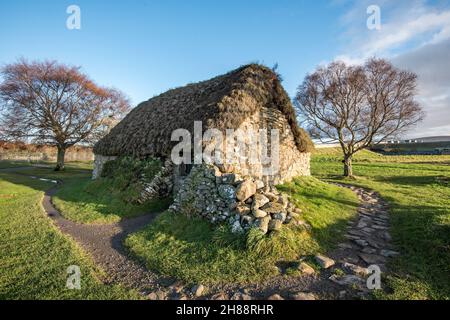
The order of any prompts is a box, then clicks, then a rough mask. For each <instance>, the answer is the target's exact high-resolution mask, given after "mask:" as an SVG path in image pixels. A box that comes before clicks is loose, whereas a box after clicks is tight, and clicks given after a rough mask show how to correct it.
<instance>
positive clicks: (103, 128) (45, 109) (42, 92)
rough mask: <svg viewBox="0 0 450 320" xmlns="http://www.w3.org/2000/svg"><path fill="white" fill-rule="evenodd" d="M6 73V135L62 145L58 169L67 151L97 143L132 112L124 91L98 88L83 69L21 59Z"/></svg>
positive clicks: (1, 97) (1, 86) (1, 89)
mask: <svg viewBox="0 0 450 320" xmlns="http://www.w3.org/2000/svg"><path fill="white" fill-rule="evenodd" d="M0 74H1V76H2V78H3V81H2V83H0V107H1V119H0V121H1V122H0V132H1V133H2V134H3V135H4V136H6V137H7V138H9V139H17V140H22V139H31V140H33V141H35V142H38V143H45V144H50V145H54V146H56V147H57V150H58V156H57V164H56V168H55V170H63V169H64V157H65V152H66V150H67V148H69V147H70V146H73V145H74V144H77V143H92V142H93V140H95V139H98V138H99V137H101V136H102V135H104V134H105V133H106V132H107V131H108V130H109V129H110V127H111V125H112V124H114V123H116V122H117V119H120V118H121V117H122V116H123V115H124V114H125V113H126V112H128V110H129V108H130V106H129V102H128V99H127V98H126V97H125V96H124V94H123V93H121V92H120V91H118V90H116V89H110V88H104V87H100V86H98V85H97V84H95V83H94V82H93V81H92V80H91V79H89V77H88V76H86V75H85V74H83V73H81V71H80V68H79V67H72V66H67V65H64V64H59V63H57V62H55V61H44V62H28V61H26V60H24V59H21V60H19V61H17V62H16V63H13V64H9V65H6V66H4V67H3V68H2V69H1V71H0Z"/></svg>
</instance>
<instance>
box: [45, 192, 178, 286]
mask: <svg viewBox="0 0 450 320" xmlns="http://www.w3.org/2000/svg"><path fill="white" fill-rule="evenodd" d="M56 190H57V186H55V187H53V188H51V189H49V190H48V191H46V193H45V196H44V199H43V202H42V204H43V206H44V209H45V211H46V213H47V215H48V216H49V217H50V218H51V219H52V220H53V221H54V222H55V224H56V225H57V226H58V228H59V229H60V230H61V231H62V232H64V233H65V234H68V235H70V236H71V237H72V238H73V239H75V241H77V242H78V243H79V244H80V245H81V247H82V248H83V249H84V250H85V251H87V252H88V253H89V254H90V255H91V256H92V258H93V260H94V262H95V263H96V264H98V265H99V266H100V267H101V268H102V269H104V270H105V271H106V274H107V278H106V279H103V280H104V281H105V282H106V283H113V282H114V283H121V284H123V285H125V286H126V287H129V288H134V289H137V290H138V291H139V292H141V293H144V294H145V293H148V292H150V291H154V290H157V289H159V287H160V285H161V284H164V283H167V280H170V279H165V278H161V277H158V276H157V275H156V274H154V273H152V272H149V271H148V270H147V269H146V268H145V266H144V265H143V264H142V263H139V262H138V261H136V260H134V259H131V258H130V257H129V256H128V254H127V252H126V250H125V248H124V245H123V241H124V240H125V238H126V237H127V236H128V235H129V234H130V233H133V232H136V231H138V230H139V229H141V228H143V227H145V226H146V225H147V224H149V223H150V222H151V221H152V220H153V219H154V218H155V217H156V216H157V213H152V214H147V215H143V216H139V217H136V218H131V219H123V220H122V221H120V222H118V223H114V224H102V225H88V224H81V223H76V222H73V221H70V220H67V219H65V218H64V217H63V216H62V215H61V213H60V212H59V211H58V210H57V209H56V208H55V207H54V205H53V203H52V200H51V197H52V196H53V195H54V194H55V192H56ZM172 282H173V281H172Z"/></svg>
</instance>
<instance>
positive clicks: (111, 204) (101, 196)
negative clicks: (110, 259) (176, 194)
mask: <svg viewBox="0 0 450 320" xmlns="http://www.w3.org/2000/svg"><path fill="white" fill-rule="evenodd" d="M3 166H4V167H8V164H7V163H5V162H4V163H3ZM9 167H12V168H15V167H20V168H18V169H17V170H16V172H19V173H22V174H26V175H31V176H36V177H43V178H48V179H56V180H62V181H63V182H64V183H63V184H62V186H61V187H60V188H59V189H58V191H57V193H56V194H55V196H54V197H53V203H54V205H55V206H56V207H57V208H58V209H59V210H60V211H61V212H62V213H63V215H64V217H65V218H67V219H69V220H72V221H75V222H80V223H90V224H92V223H112V222H118V221H120V219H122V218H130V217H135V216H138V215H141V214H144V213H149V212H155V211H161V210H164V209H165V208H167V206H168V205H169V200H157V201H149V202H147V203H145V204H143V205H134V204H130V203H128V202H125V201H124V200H123V198H122V197H121V196H120V194H118V192H117V191H116V190H115V189H114V188H113V187H111V186H110V185H109V184H108V181H107V180H106V179H104V180H101V181H100V180H99V181H94V182H93V181H92V179H91V175H92V173H91V168H92V164H91V163H86V162H72V163H69V164H67V168H66V170H65V171H62V172H55V171H53V170H52V167H49V168H45V167H30V168H27V169H25V170H24V169H22V168H21V167H23V165H22V166H21V165H18V164H17V163H13V164H12V166H9Z"/></svg>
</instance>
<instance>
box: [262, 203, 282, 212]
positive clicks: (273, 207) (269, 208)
mask: <svg viewBox="0 0 450 320" xmlns="http://www.w3.org/2000/svg"><path fill="white" fill-rule="evenodd" d="M261 209H262V210H264V211H265V212H267V213H279V212H283V211H284V208H283V205H282V204H280V203H277V202H269V203H267V204H265V205H264V206H263V207H262V208H261Z"/></svg>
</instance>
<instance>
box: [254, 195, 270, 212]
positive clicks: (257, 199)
mask: <svg viewBox="0 0 450 320" xmlns="http://www.w3.org/2000/svg"><path fill="white" fill-rule="evenodd" d="M267 203H269V199H268V198H267V197H266V196H264V195H262V194H255V196H254V197H253V202H252V209H253V210H255V209H259V208H261V207H262V206H264V205H265V204H267Z"/></svg>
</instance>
